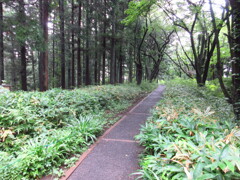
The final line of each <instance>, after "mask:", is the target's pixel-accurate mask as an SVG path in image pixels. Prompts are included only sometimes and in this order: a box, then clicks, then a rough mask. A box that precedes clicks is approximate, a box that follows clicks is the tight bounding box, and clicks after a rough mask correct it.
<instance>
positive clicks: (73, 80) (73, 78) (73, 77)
mask: <svg viewBox="0 0 240 180" xmlns="http://www.w3.org/2000/svg"><path fill="white" fill-rule="evenodd" d="M74 9H75V6H74V0H72V17H71V21H72V80H71V82H72V83H71V85H72V87H74V86H75V49H74V48H75V44H74V43H75V32H74V28H73V26H74V15H75V14H74Z"/></svg>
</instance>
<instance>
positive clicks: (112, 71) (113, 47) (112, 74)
mask: <svg viewBox="0 0 240 180" xmlns="http://www.w3.org/2000/svg"><path fill="white" fill-rule="evenodd" d="M113 4H114V5H113V7H112V37H111V62H110V84H115V83H116V42H115V33H116V15H115V8H116V7H115V6H116V3H115V0H113Z"/></svg>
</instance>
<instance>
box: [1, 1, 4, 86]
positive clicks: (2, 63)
mask: <svg viewBox="0 0 240 180" xmlns="http://www.w3.org/2000/svg"><path fill="white" fill-rule="evenodd" d="M3 58H4V56H3V2H0V84H2V80H4V59H3Z"/></svg>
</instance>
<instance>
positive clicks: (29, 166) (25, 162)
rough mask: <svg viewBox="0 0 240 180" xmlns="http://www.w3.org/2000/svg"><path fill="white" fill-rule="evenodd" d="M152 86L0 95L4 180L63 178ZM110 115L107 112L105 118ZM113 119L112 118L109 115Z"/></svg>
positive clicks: (0, 166)
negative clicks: (63, 170)
mask: <svg viewBox="0 0 240 180" xmlns="http://www.w3.org/2000/svg"><path fill="white" fill-rule="evenodd" d="M154 87H155V85H154V84H152V85H150V84H143V85H142V86H141V87H137V86H134V85H118V86H110V85H108V86H95V87H88V88H85V89H75V90H72V91H67V90H65V91H63V90H60V89H53V90H49V91H47V92H44V93H39V92H15V93H12V92H5V93H2V94H0V161H1V164H0V179H37V178H39V177H41V176H43V175H46V174H48V173H52V174H59V175H60V174H61V171H58V168H59V167H60V166H61V165H64V166H71V165H72V161H74V160H76V157H73V158H72V159H70V160H69V159H68V158H70V157H72V155H73V154H80V153H81V152H83V151H84V150H85V149H86V147H87V146H88V145H90V144H91V143H92V142H93V141H94V140H95V139H96V137H97V136H98V135H99V134H100V133H101V132H102V130H103V128H104V127H106V124H108V123H110V121H112V120H110V119H108V118H107V115H106V114H109V113H110V112H113V111H114V112H115V113H116V112H119V111H120V110H122V109H124V108H126V107H127V106H129V105H130V103H131V101H132V100H134V99H136V98H137V97H139V96H140V95H142V94H144V93H145V92H148V91H150V90H152V89H153V88H154ZM106 112H109V113H106ZM108 116H109V115H108Z"/></svg>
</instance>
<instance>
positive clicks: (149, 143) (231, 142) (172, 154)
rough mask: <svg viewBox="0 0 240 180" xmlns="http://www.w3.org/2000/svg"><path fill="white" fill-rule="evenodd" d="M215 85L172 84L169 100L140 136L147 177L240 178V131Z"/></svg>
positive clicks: (166, 96) (190, 179) (166, 98)
mask: <svg viewBox="0 0 240 180" xmlns="http://www.w3.org/2000/svg"><path fill="white" fill-rule="evenodd" d="M213 94H214V93H213V90H212V88H209V87H206V88H197V87H196V85H195V83H193V82H191V81H185V82H183V81H172V82H168V83H167V88H166V91H165V93H164V99H163V100H161V101H160V102H159V104H158V106H157V107H156V109H154V111H153V115H152V117H151V118H150V119H149V120H148V122H147V123H146V125H145V126H144V127H142V129H141V133H140V134H139V135H138V136H137V137H136V138H137V139H138V140H140V143H141V144H142V145H143V146H144V147H145V153H144V154H143V155H142V159H141V167H142V169H141V170H139V172H137V173H136V174H140V176H141V178H143V179H166V180H167V179H168V180H169V179H171V180H174V179H176V180H179V179H181V180H182V179H188V180H204V179H217V180H228V179H229V180H230V179H240V150H239V148H240V141H239V140H240V129H239V127H237V126H236V125H235V124H234V123H233V119H234V117H233V113H232V108H231V106H230V105H229V104H227V103H226V102H225V100H224V98H219V97H216V96H213Z"/></svg>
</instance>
